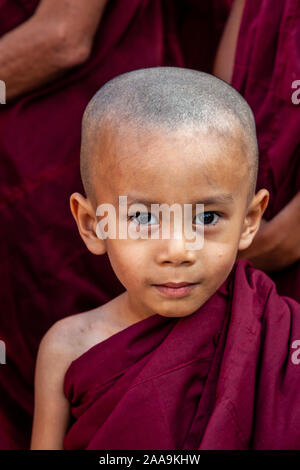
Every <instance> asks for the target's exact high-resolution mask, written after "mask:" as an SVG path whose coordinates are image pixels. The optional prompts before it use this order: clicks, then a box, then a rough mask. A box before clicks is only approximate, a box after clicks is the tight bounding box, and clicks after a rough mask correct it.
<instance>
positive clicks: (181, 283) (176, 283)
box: [154, 282, 195, 287]
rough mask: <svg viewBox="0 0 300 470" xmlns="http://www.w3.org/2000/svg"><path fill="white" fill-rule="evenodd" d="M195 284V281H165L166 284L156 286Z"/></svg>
mask: <svg viewBox="0 0 300 470" xmlns="http://www.w3.org/2000/svg"><path fill="white" fill-rule="evenodd" d="M191 284H195V282H165V283H164V284H154V285H155V286H166V287H182V286H189V285H191Z"/></svg>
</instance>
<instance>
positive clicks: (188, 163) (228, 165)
mask: <svg viewBox="0 0 300 470" xmlns="http://www.w3.org/2000/svg"><path fill="white" fill-rule="evenodd" d="M103 131H104V136H105V141H106V144H108V145H104V146H103V145H102V146H101V148H102V151H103V152H104V153H102V158H104V160H105V163H106V164H105V167H106V168H105V173H106V175H107V176H108V178H107V179H106V183H107V184H106V187H107V189H109V190H110V193H111V196H113V195H114V196H115V197H116V196H117V197H118V195H121V194H122V195H127V194H140V195H141V194H144V195H145V196H147V198H146V199H151V200H152V201H153V202H155V201H156V200H157V199H162V201H161V202H163V201H166V200H168V201H169V202H171V200H173V199H176V197H177V199H180V201H183V200H185V199H186V202H190V199H191V198H193V199H194V198H196V199H197V197H198V196H199V194H201V195H203V196H207V195H211V196H212V195H213V194H214V193H215V192H216V191H217V192H218V193H220V192H221V193H223V194H224V193H227V194H232V195H234V194H235V193H236V192H237V191H240V178H242V177H246V174H247V165H241V161H242V157H241V155H240V153H241V145H240V143H239V141H238V140H237V139H236V138H234V137H235V136H234V137H232V138H228V136H221V135H218V134H217V133H213V132H210V133H208V132H203V131H201V129H198V130H195V129H194V130H191V129H186V128H182V129H178V131H176V132H174V131H172V132H170V131H167V130H166V129H158V128H151V129H150V128H149V127H147V126H144V127H143V126H142V127H138V126H130V125H129V124H128V125H124V124H123V125H122V126H119V127H116V126H115V127H114V128H113V127H111V126H110V127H109V126H106V128H105V130H104V129H103ZM104 154H105V155H104ZM102 175H103V173H102ZM97 179H98V178H97ZM100 181H101V185H102V187H103V178H101V177H100V176H99V182H100ZM97 186H98V185H97V183H96V187H97Z"/></svg>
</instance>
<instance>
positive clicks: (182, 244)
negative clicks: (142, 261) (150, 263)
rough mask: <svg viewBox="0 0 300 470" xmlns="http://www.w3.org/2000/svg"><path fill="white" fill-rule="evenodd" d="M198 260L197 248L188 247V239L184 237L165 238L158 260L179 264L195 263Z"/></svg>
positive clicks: (160, 262) (159, 261)
mask: <svg viewBox="0 0 300 470" xmlns="http://www.w3.org/2000/svg"><path fill="white" fill-rule="evenodd" d="M195 261H196V250H190V249H187V247H186V240H185V239H184V237H183V238H181V239H176V238H171V239H168V240H163V243H162V246H161V250H160V251H159V253H158V254H157V262H158V263H159V264H162V263H171V264H175V265H179V264H183V263H186V264H193V263H195Z"/></svg>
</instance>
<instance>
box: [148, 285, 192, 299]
mask: <svg viewBox="0 0 300 470" xmlns="http://www.w3.org/2000/svg"><path fill="white" fill-rule="evenodd" d="M153 285H154V287H156V289H157V290H158V291H159V292H161V293H162V294H164V295H167V296H168V297H183V296H184V295H187V294H188V293H189V292H190V291H191V290H192V289H193V288H194V287H195V286H196V285H197V284H196V283H192V282H166V283H165V284H153Z"/></svg>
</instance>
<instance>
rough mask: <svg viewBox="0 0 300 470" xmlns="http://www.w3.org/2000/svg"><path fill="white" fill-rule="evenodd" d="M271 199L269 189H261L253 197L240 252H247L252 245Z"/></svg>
mask: <svg viewBox="0 0 300 470" xmlns="http://www.w3.org/2000/svg"><path fill="white" fill-rule="evenodd" d="M269 197H270V194H269V191H268V190H267V189H260V190H259V191H258V192H257V193H256V194H255V196H254V197H253V199H252V201H251V203H250V204H249V207H248V211H247V214H246V217H245V220H244V225H243V230H242V233H241V237H240V242H239V247H238V250H245V249H246V248H248V247H249V246H250V245H251V243H252V241H253V239H254V237H255V234H256V232H257V231H258V229H259V225H260V221H261V219H262V216H263V213H264V212H265V210H266V208H267V206H268V202H269Z"/></svg>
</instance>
